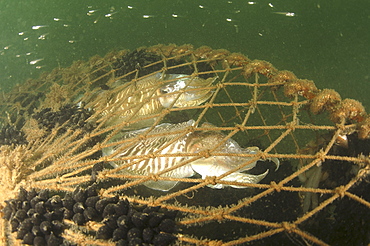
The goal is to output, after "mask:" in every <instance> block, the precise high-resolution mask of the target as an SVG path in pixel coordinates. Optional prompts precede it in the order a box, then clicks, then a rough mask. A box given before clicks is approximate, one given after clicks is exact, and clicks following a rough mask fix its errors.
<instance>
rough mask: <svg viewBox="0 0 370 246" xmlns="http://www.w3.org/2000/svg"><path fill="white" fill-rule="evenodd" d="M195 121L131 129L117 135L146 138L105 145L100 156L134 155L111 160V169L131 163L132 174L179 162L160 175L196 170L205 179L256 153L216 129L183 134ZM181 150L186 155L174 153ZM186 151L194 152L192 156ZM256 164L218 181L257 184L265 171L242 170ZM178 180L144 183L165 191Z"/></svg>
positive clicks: (181, 174) (188, 174)
mask: <svg viewBox="0 0 370 246" xmlns="http://www.w3.org/2000/svg"><path fill="white" fill-rule="evenodd" d="M194 124H195V121H194V120H190V121H188V122H183V123H179V124H169V123H164V124H160V125H158V126H156V127H155V128H154V129H153V130H151V131H150V132H148V130H149V128H145V129H140V130H136V131H130V132H128V133H126V134H125V135H124V136H123V137H120V139H119V140H122V138H123V139H131V138H134V137H137V136H139V135H142V136H145V139H143V140H138V141H137V142H136V141H135V144H132V143H125V144H118V145H116V146H114V147H110V148H105V149H103V155H104V156H109V157H110V158H121V157H133V158H132V159H128V160H127V161H114V162H111V163H110V164H111V165H112V167H114V168H117V167H120V166H121V165H127V164H130V163H133V164H132V165H130V166H128V167H127V168H126V169H125V170H124V171H123V172H127V173H131V174H139V175H150V174H157V173H159V172H162V171H164V170H166V169H169V168H173V167H175V166H176V165H178V166H179V167H178V168H175V169H173V170H170V171H168V172H165V173H163V174H161V177H170V178H185V177H191V176H193V175H195V174H196V173H198V174H200V175H201V176H202V179H205V178H206V177H207V176H220V175H223V174H224V173H226V172H228V171H230V170H233V169H237V168H238V167H240V166H241V165H243V164H244V163H246V162H248V161H251V160H252V159H253V158H254V157H253V155H255V154H257V153H258V152H259V149H258V147H248V148H245V149H244V148H241V147H240V146H239V144H238V143H237V142H236V141H234V140H233V139H227V140H226V141H225V137H226V135H224V134H222V133H221V132H219V131H213V130H204V131H194V132H190V133H187V134H184V133H185V132H186V130H187V129H189V128H190V127H193V126H194ZM202 127H213V125H211V124H210V123H203V125H202ZM220 142H223V143H222V144H221V145H220V146H219V147H218V148H216V149H214V147H215V146H216V145H217V143H220ZM213 149H214V150H213ZM206 150H210V151H211V156H210V157H207V158H205V157H201V158H197V153H199V152H202V151H206ZM184 153H185V154H187V155H176V154H184ZM148 154H157V155H161V156H158V157H154V158H145V157H143V156H145V155H148ZM189 154H193V155H192V156H191V155H189ZM165 155H166V156H165ZM241 155H248V156H241ZM135 156H137V158H135ZM140 159H142V160H140ZM191 159H194V160H191ZM270 160H271V161H273V162H274V163H275V164H276V166H277V168H278V167H279V160H278V159H277V158H271V159H270ZM184 161H188V163H187V164H185V165H181V163H183V162H184ZM256 163H257V161H253V162H251V163H250V164H248V165H246V166H245V167H242V168H240V169H239V170H237V171H236V172H234V173H231V174H229V175H227V176H225V177H223V178H222V179H221V180H224V181H234V182H235V181H236V182H240V183H258V182H259V181H261V180H262V179H263V178H264V177H265V176H266V175H267V173H268V170H267V171H266V172H264V173H262V174H260V175H252V174H247V173H243V172H244V171H247V170H249V169H251V168H253V167H254V166H255V165H256ZM177 183H178V182H177V181H163V180H159V181H148V182H145V183H144V185H145V186H147V187H149V188H151V189H155V190H162V191H168V190H170V189H172V188H173V187H174V186H175V185H176V184H177ZM208 186H209V187H211V188H214V189H221V188H223V187H224V186H227V185H224V184H215V185H208ZM231 187H234V188H245V186H237V185H231Z"/></svg>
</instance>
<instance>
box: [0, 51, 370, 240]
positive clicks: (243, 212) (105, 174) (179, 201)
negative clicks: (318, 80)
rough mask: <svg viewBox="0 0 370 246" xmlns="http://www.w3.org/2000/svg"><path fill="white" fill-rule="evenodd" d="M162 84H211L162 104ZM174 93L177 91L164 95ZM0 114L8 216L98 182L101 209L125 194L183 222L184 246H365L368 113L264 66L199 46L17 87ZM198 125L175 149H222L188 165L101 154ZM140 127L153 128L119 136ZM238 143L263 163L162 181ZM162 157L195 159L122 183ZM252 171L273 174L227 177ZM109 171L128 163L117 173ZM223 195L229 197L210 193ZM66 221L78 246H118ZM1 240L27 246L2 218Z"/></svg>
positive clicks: (103, 61) (131, 55) (92, 64)
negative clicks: (161, 186) (203, 145)
mask: <svg viewBox="0 0 370 246" xmlns="http://www.w3.org/2000/svg"><path fill="white" fill-rule="evenodd" d="M158 74H159V75H158ZM164 74H182V75H183V78H185V79H186V78H187V79H199V80H201V81H207V83H205V84H204V85H202V87H199V88H197V87H191V86H188V87H185V88H183V89H181V90H180V93H179V92H176V93H172V94H171V93H170V94H168V93H167V94H158V93H157V92H158V90H159V89H160V88H163V86H164V84H163V81H162V82H160V81H156V83H149V82H148V83H143V81H146V79H147V80H150V78H152V76H160V75H164ZM171 81H176V80H175V79H173V80H171V79H168V80H167V81H166V83H168V82H171ZM161 83H162V84H161ZM201 92H202V93H203V92H204V93H205V94H204V98H203V99H202V100H201V101H200V102H198V103H196V104H194V105H191V104H189V105H181V106H176V103H177V102H179V101H180V100H181V98H180V97H181V95H183V94H184V93H195V94H196V93H201ZM169 96H172V98H174V99H173V100H172V101H171V102H170V103H169V105H167V106H166V107H164V106H163V104H160V103H158V102H160V100H161V99H163V98H167V97H169ZM129 98H130V99H129ZM120 100H123V101H124V102H125V103H121V101H120ZM130 100H131V101H130ZM123 101H122V102H123ZM117 102H118V104H117ZM117 105H118V106H117ZM0 115H1V120H2V125H3V127H2V132H1V134H2V135H1V136H2V140H1V141H2V145H1V147H0V148H1V152H0V158H1V162H0V168H1V174H2V175H1V177H0V181H1V182H0V185H1V190H2V192H1V195H0V197H1V199H0V204H1V206H2V207H5V201H6V200H9V199H12V198H14V197H16V196H17V193H18V192H19V190H20V189H21V187H23V188H24V189H26V190H28V191H29V190H31V189H36V190H44V189H47V190H48V191H49V192H52V193H55V194H63V193H68V192H73V190H75V188H76V187H77V186H81V187H85V186H88V185H90V184H91V183H95V184H97V185H98V186H99V195H100V196H101V197H112V196H115V195H117V194H118V196H119V197H120V198H122V199H125V198H126V199H128V201H129V202H130V203H133V204H141V205H146V206H150V207H157V206H159V207H161V208H165V209H167V210H169V211H177V217H176V221H177V225H178V227H179V230H178V231H177V232H176V235H175V236H176V242H175V243H177V244H179V245H186V244H190V245H191V244H196V245H240V244H247V243H249V242H250V243H251V244H254V245H255V244H261V245H266V244H270V245H272V244H275V245H276V244H284V243H286V244H291V243H294V244H296V245H312V244H317V245H329V244H341V242H347V243H349V244H352V243H355V244H357V245H365V244H366V243H369V231H370V230H369V224H370V223H368V222H369V214H370V213H369V208H370V200H369V199H370V198H369V195H368V190H367V191H366V189H368V187H369V183H368V181H369V177H368V175H369V168H370V167H369V156H368V154H369V153H368V148H367V147H366V146H368V145H367V144H368V140H367V138H368V137H369V129H370V118H368V117H367V114H366V112H365V110H364V108H363V106H362V105H361V103H360V102H358V101H356V100H353V99H341V97H340V95H339V94H338V93H337V92H335V91H334V90H331V89H318V88H316V86H315V84H314V82H313V81H310V80H306V79H298V78H297V77H296V76H295V75H294V74H293V73H292V72H290V71H284V70H282V71H281V70H278V69H276V68H275V67H274V66H273V65H272V64H270V63H269V62H266V61H262V60H250V59H248V58H247V57H246V56H244V55H242V54H239V53H230V52H228V51H226V50H213V49H211V48H209V47H200V48H198V49H194V48H193V47H192V46H191V45H183V46H176V45H157V46H153V47H147V48H140V49H137V50H135V51H131V52H130V51H128V50H123V51H118V52H111V53H109V54H107V55H106V56H105V57H99V56H94V57H92V58H91V59H90V60H89V61H86V62H85V61H77V62H74V63H73V64H72V65H71V66H70V67H67V68H55V69H54V70H53V71H51V72H48V73H45V74H43V75H41V76H40V77H39V78H38V79H30V80H28V81H26V82H25V83H22V84H19V85H17V86H16V87H15V88H14V89H13V90H12V91H11V92H9V93H4V94H3V95H2V98H1V102H0ZM191 119H193V120H194V122H195V123H194V124H192V125H188V126H186V127H185V128H183V129H180V130H177V131H175V133H176V134H177V135H176V138H175V140H176V139H177V140H178V139H180V138H181V137H184V136H186V135H187V134H189V133H194V132H202V131H217V132H222V133H223V134H224V135H223V136H224V137H223V139H222V140H221V141H220V142H219V143H215V145H214V147H211V148H208V149H206V150H203V151H200V152H197V153H193V154H189V153H176V154H171V153H167V154H166V153H162V152H161V151H160V149H159V151H152V152H149V153H144V154H143V153H141V154H139V155H126V156H122V155H117V154H114V153H113V154H108V155H104V154H103V152H104V150H105V149H108V148H118V149H119V146H122V145H123V146H135V145H136V144H138V143H139V142H141V141H143V140H145V139H149V138H152V137H153V135H150V134H151V132H153V130H154V129H155V127H156V126H158V125H160V124H162V123H171V124H178V123H181V122H186V121H189V120H191ZM204 122H209V123H211V124H212V125H207V126H205V125H202V123H204ZM139 129H145V130H142V131H140V132H139V133H138V134H134V135H132V136H131V137H121V135H122V133H124V132H130V131H135V130H139ZM156 134H157V135H158V136H159V135H160V136H166V135H168V136H170V135H171V134H172V135H173V134H174V132H173V131H172V132H159V133H156ZM172 135H171V136H172ZM230 138H232V139H233V140H235V141H236V142H237V143H238V144H239V145H240V146H242V147H244V148H246V147H250V146H257V147H259V150H260V151H258V153H256V154H252V155H250V156H249V159H248V161H246V162H245V163H243V164H242V165H241V166H238V167H235V168H234V169H231V170H230V171H229V172H227V173H225V174H223V175H221V176H207V177H205V178H201V177H200V176H199V175H198V176H197V175H195V176H193V177H186V178H182V177H180V178H179V177H173V176H171V175H167V176H166V173H169V172H171V171H172V170H174V169H176V168H180V167H182V166H185V165H187V164H189V163H191V162H193V161H195V160H198V159H201V158H209V157H211V156H227V155H230V153H222V152H221V153H220V151H218V147H219V146H221V145H222V144H223V143H225V142H226V141H227V140H228V139H230ZM175 140H174V141H175ZM234 155H236V156H237V155H239V154H237V153H236V154H234ZM240 155H243V154H240ZM244 156H245V155H244ZM159 157H186V158H183V161H181V162H179V163H178V164H177V165H176V166H174V167H169V168H165V169H163V170H162V171H160V172H157V173H151V174H140V173H127V172H123V170H125V169H127V168H129V167H132V166H133V165H135V164H137V163H140V162H144V161H146V160H152V159H155V158H159ZM275 158H277V159H279V160H280V167H279V169H278V170H275V167H276V166H275V165H274V164H273V163H272V162H269V161H268V160H273V159H275ZM263 160H265V162H262V161H263ZM275 160H276V159H275ZM255 161H258V163H257V165H256V167H255V168H253V169H252V170H250V171H249V173H252V174H261V173H263V172H264V171H266V170H267V169H269V173H268V174H267V176H266V177H265V178H264V179H263V180H262V181H261V182H259V183H241V182H237V180H236V181H233V180H225V179H222V178H224V177H226V176H227V175H229V174H232V173H235V172H237V171H238V170H240V169H242V168H243V167H245V166H246V165H248V164H250V163H252V162H255ZM109 163H124V164H122V165H119V166H118V167H114V168H113V167H112V166H110V165H109ZM148 181H156V182H161V181H178V184H177V185H176V186H175V187H174V188H173V189H171V190H170V191H168V192H163V191H158V190H152V189H149V188H147V187H145V186H143V185H142V184H143V183H145V182H148ZM216 184H223V185H225V186H226V187H225V188H224V189H211V188H209V187H207V186H209V185H216ZM232 185H235V186H244V187H247V189H235V188H233V187H231V186H232ZM63 223H64V224H65V225H66V228H65V229H64V231H63V233H62V236H63V238H64V239H65V240H66V241H68V242H70V243H72V244H73V243H74V244H78V245H87V244H92V245H115V242H112V241H111V240H103V239H97V238H95V237H94V232H96V231H97V230H98V228H99V227H100V225H101V223H100V224H99V222H96V223H95V224H94V226H92V225H91V224H89V223H86V224H84V225H77V224H76V223H74V222H73V221H72V220H67V219H65V220H64V221H63ZM1 229H2V232H1V233H2V234H1V236H2V241H3V242H6V243H8V244H20V243H21V241H20V240H17V239H16V233H15V232H13V233H12V232H11V229H10V225H9V222H8V221H7V220H5V219H1ZM277 242H279V243H277ZM349 244H347V245H349ZM352 245H354V244H352Z"/></svg>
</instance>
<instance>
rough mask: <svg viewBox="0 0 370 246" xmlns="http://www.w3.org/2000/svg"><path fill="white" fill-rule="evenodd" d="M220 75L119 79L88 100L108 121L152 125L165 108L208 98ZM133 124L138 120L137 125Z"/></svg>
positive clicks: (153, 76)
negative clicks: (208, 76) (123, 80)
mask: <svg viewBox="0 0 370 246" xmlns="http://www.w3.org/2000/svg"><path fill="white" fill-rule="evenodd" d="M216 79H217V76H215V77H210V78H208V79H202V78H200V77H197V76H194V75H186V74H165V73H163V72H159V73H155V74H152V75H148V76H145V77H142V78H139V79H137V80H132V81H130V82H125V83H124V82H122V81H121V80H116V81H115V82H114V83H113V86H112V87H111V88H110V87H109V89H108V90H105V91H100V92H99V93H98V94H96V95H93V96H92V98H90V99H89V100H87V101H88V102H89V105H88V107H91V108H94V110H96V111H98V112H100V114H101V115H102V116H107V124H108V125H114V124H119V123H121V122H122V121H127V122H133V123H130V124H131V127H128V128H127V129H139V128H143V127H146V126H150V125H151V124H152V123H154V122H155V120H156V118H155V117H150V116H151V115H155V114H158V113H160V112H161V110H163V109H164V108H172V107H176V108H184V107H194V106H198V105H200V104H202V103H203V102H205V101H206V100H208V99H209V98H210V97H211V96H212V94H213V89H214V87H212V84H213V83H214V81H215V80H216ZM133 124H136V125H134V126H133Z"/></svg>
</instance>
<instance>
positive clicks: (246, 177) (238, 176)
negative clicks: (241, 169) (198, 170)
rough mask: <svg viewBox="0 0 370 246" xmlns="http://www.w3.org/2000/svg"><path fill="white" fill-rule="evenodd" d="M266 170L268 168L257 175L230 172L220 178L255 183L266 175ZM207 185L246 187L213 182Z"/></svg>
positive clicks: (217, 187) (212, 186) (215, 187)
mask: <svg viewBox="0 0 370 246" xmlns="http://www.w3.org/2000/svg"><path fill="white" fill-rule="evenodd" d="M268 172H269V170H267V171H266V172H264V173H262V174H259V175H253V174H246V173H232V174H229V175H227V176H226V177H223V178H222V179H221V180H223V181H229V182H239V183H245V184H257V183H258V182H260V181H261V180H262V179H263V178H264V177H266V175H267V174H268ZM207 186H208V187H211V188H213V189H222V188H224V187H225V186H231V187H233V188H239V189H244V188H248V186H240V185H226V184H215V185H207Z"/></svg>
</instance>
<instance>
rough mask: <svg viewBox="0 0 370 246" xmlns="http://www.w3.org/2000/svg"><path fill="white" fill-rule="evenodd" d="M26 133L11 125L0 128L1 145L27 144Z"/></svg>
mask: <svg viewBox="0 0 370 246" xmlns="http://www.w3.org/2000/svg"><path fill="white" fill-rule="evenodd" d="M26 143H27V140H26V138H25V136H24V133H23V132H22V131H20V130H18V129H17V128H16V127H14V126H11V125H8V124H7V125H5V126H3V127H1V128H0V145H12V144H26Z"/></svg>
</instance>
